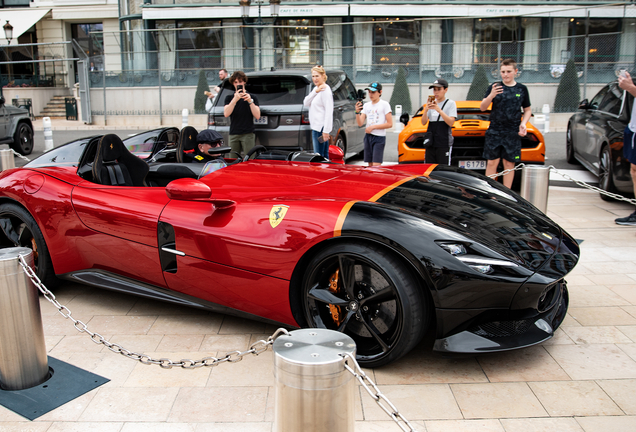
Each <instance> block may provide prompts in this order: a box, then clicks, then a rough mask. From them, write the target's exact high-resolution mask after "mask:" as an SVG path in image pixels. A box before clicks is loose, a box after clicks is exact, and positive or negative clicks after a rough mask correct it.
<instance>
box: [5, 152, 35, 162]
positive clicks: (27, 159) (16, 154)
mask: <svg viewBox="0 0 636 432" xmlns="http://www.w3.org/2000/svg"><path fill="white" fill-rule="evenodd" d="M10 150H11V151H12V152H13V154H14V155H15V156H17V157H19V158H20V159H24V160H25V161H27V162H31V159H29V158H28V157H26V156H24V155H21V154H20V153H18V152H17V151H15V150H13V149H10Z"/></svg>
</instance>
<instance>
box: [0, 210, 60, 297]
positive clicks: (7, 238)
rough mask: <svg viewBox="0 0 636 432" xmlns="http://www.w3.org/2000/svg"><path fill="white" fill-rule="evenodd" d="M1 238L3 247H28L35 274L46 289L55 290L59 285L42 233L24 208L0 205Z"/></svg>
mask: <svg viewBox="0 0 636 432" xmlns="http://www.w3.org/2000/svg"><path fill="white" fill-rule="evenodd" d="M0 238H1V240H0V242H1V246H2V247H26V248H29V249H31V250H32V251H33V264H34V267H35V273H36V274H37V276H38V278H39V279H40V281H42V283H44V285H45V286H46V287H48V288H53V287H55V286H56V285H57V284H58V283H59V280H58V279H57V278H56V277H55V272H54V271H53V263H52V262H51V257H50V255H49V251H48V248H47V246H46V242H45V241H44V236H43V235H42V231H40V228H39V227H38V225H37V223H36V222H35V220H34V219H33V217H32V216H31V215H30V214H29V212H27V211H26V210H25V209H24V208H22V207H20V206H19V205H17V204H10V203H7V204H2V205H0Z"/></svg>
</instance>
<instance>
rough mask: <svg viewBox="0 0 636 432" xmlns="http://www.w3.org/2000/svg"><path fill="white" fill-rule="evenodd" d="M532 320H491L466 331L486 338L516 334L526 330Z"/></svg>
mask: <svg viewBox="0 0 636 432" xmlns="http://www.w3.org/2000/svg"><path fill="white" fill-rule="evenodd" d="M533 322H534V321H533V320H519V321H493V322H489V323H486V324H479V325H476V326H474V327H472V328H470V329H469V330H468V331H470V332H471V333H474V334H476V335H478V336H483V337H486V338H497V337H509V336H517V335H521V334H523V333H525V332H526V331H528V329H529V328H530V326H531V325H532V323H533Z"/></svg>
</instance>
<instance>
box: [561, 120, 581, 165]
mask: <svg viewBox="0 0 636 432" xmlns="http://www.w3.org/2000/svg"><path fill="white" fill-rule="evenodd" d="M565 157H566V159H567V161H568V163H570V164H576V165H580V163H579V161H578V160H576V158H575V157H574V143H573V142H572V127H571V125H568V129H567V132H566V133H565Z"/></svg>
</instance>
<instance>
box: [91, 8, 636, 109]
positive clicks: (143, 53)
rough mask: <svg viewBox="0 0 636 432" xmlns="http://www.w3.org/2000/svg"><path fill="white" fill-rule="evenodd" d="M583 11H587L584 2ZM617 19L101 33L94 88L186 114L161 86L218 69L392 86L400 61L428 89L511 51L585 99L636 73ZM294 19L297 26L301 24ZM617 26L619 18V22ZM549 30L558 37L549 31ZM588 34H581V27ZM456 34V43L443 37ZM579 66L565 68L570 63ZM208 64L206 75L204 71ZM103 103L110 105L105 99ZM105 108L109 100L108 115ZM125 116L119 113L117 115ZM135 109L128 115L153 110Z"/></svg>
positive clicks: (624, 21) (490, 68) (634, 25)
mask: <svg viewBox="0 0 636 432" xmlns="http://www.w3.org/2000/svg"><path fill="white" fill-rule="evenodd" d="M582 10H584V11H588V9H584V8H582ZM624 11H625V12H624V14H623V17H619V18H615V19H590V18H589V13H585V14H581V13H579V14H578V15H579V16H580V15H586V16H588V18H577V19H576V21H574V20H575V19H574V18H545V17H521V16H516V17H501V18H484V19H434V18H426V19H414V20H400V26H398V27H396V25H395V23H394V22H392V21H389V20H385V19H382V20H380V19H377V20H368V19H367V20H366V21H363V20H361V19H360V20H358V19H356V20H355V22H352V23H342V22H337V21H340V19H339V18H324V19H323V20H322V25H309V24H312V23H314V22H317V20H305V21H306V22H304V24H305V25H301V24H303V22H301V21H302V20H296V21H298V22H294V23H295V25H288V24H289V23H290V22H291V21H292V20H287V21H286V22H283V24H286V25H278V24H277V25H264V26H255V25H243V24H242V23H241V21H240V20H236V19H235V20H224V21H223V25H217V26H213V27H201V28H174V24H173V25H172V28H163V29H158V30H129V31H121V32H117V33H108V32H104V33H100V34H99V35H94V36H95V37H97V36H98V37H99V40H100V43H103V46H104V50H105V51H104V54H103V56H100V57H98V58H97V57H96V58H93V59H90V61H92V62H94V63H95V64H98V65H102V67H101V69H103V70H96V71H91V72H90V73H89V82H90V87H91V89H92V90H93V91H92V93H94V91H97V90H99V89H102V90H103V91H104V100H105V99H106V95H105V90H106V89H115V88H156V89H157V91H158V101H159V104H160V106H156V107H153V110H151V111H152V112H155V111H162V112H164V113H169V114H170V113H172V114H178V113H179V112H180V110H181V108H182V105H179V106H175V107H171V106H169V103H167V99H166V97H165V96H164V97H163V98H162V92H165V91H167V90H169V89H173V88H178V87H183V86H190V87H192V86H196V85H197V83H198V80H199V75H200V74H201V73H203V74H205V76H206V78H207V80H208V82H209V83H210V85H211V86H212V85H214V84H216V83H217V81H218V79H217V74H218V71H219V69H221V68H225V69H228V70H229V71H230V72H232V71H234V70H243V71H246V72H250V71H255V70H269V69H270V68H276V69H309V68H310V67H311V66H313V65H316V64H322V65H324V66H325V67H328V68H338V69H343V70H344V71H345V72H346V73H347V75H348V76H349V77H350V78H351V79H352V81H353V82H354V83H356V84H358V85H359V84H367V83H369V82H372V81H378V82H381V83H387V84H392V83H394V82H395V79H396V76H397V74H398V71H399V70H400V68H402V69H403V71H404V75H405V76H406V80H407V82H408V83H409V84H410V87H411V88H413V87H415V88H418V87H419V93H420V101H419V102H420V103H421V95H422V89H423V88H424V89H425V88H426V87H428V85H429V83H430V82H433V81H434V80H435V79H437V78H444V79H446V80H447V81H448V82H449V83H450V84H451V85H453V84H466V85H468V84H470V83H471V82H472V81H473V79H474V77H475V75H476V72H477V70H478V68H479V67H480V66H483V67H484V68H485V70H486V73H487V75H488V77H489V80H490V81H491V82H492V81H494V80H496V79H497V78H498V77H499V64H500V62H501V61H502V60H503V59H506V58H512V59H514V60H516V61H517V64H518V67H519V77H518V78H519V80H520V81H521V82H523V83H524V84H541V85H547V86H553V87H554V89H555V91H556V88H557V86H558V85H559V84H561V81H562V76H563V77H564V79H567V80H572V81H573V82H572V83H571V86H573V87H575V88H578V89H579V93H580V95H581V96H582V97H590V96H591V95H589V94H588V87H589V86H590V85H596V87H598V85H599V84H603V83H607V82H609V81H612V80H614V79H616V77H617V75H618V74H619V73H620V71H622V70H627V71H630V72H632V71H635V70H636V13H634V8H625V9H624ZM294 23H292V24H294ZM617 23H618V24H617ZM547 27H550V32H549V33H550V34H551V37H550V38H546V37H541V36H542V35H543V34H546V31H545V29H546V28H547ZM579 33H581V34H579ZM443 35H446V39H448V35H452V42H447V41H446V40H443V39H445V38H444V37H443ZM568 62H569V63H571V67H570V69H572V70H571V71H569V72H568V73H567V74H566V65H567V64H568ZM202 71H203V72H202ZM104 105H105V104H104ZM93 106H94V107H95V108H96V109H97V111H95V113H96V114H102V113H106V112H107V111H108V110H107V109H106V107H105V108H104V110H101V111H103V112H101V111H100V110H99V109H98V108H97V107H98V106H99V104H93ZM112 113H113V114H117V112H112ZM149 113H150V112H148V110H147V109H146V110H144V109H139V108H133V109H131V110H130V111H129V112H127V113H126V114H149Z"/></svg>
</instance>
